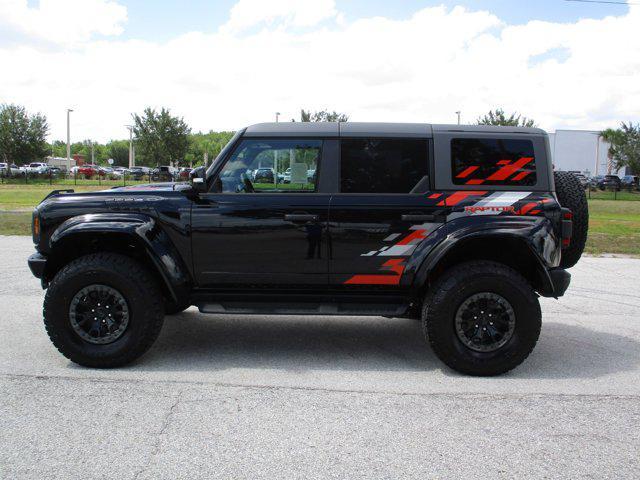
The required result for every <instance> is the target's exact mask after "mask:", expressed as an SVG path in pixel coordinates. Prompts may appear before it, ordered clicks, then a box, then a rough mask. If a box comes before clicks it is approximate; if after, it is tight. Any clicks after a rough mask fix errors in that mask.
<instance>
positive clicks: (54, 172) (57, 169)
mask: <svg viewBox="0 0 640 480" xmlns="http://www.w3.org/2000/svg"><path fill="white" fill-rule="evenodd" d="M61 174H62V169H61V168H60V167H49V175H51V176H52V177H57V176H59V175H61Z"/></svg>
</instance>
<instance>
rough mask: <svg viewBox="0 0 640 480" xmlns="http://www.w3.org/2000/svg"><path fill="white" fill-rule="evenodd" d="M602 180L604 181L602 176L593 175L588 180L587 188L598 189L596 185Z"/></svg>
mask: <svg viewBox="0 0 640 480" xmlns="http://www.w3.org/2000/svg"><path fill="white" fill-rule="evenodd" d="M603 179H604V175H595V176H593V177H591V179H590V180H589V186H590V187H591V188H599V187H598V185H599V184H600V181H601V180H603Z"/></svg>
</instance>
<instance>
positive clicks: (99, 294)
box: [43, 253, 164, 368]
mask: <svg viewBox="0 0 640 480" xmlns="http://www.w3.org/2000/svg"><path fill="white" fill-rule="evenodd" d="M43 315H44V324H45V327H46V329H47V333H48V334H49V338H50V339H51V341H52V342H53V344H54V345H55V346H56V348H57V349H58V350H59V351H60V353H62V354H63V355H64V356H65V357H67V358H68V359H69V360H71V361H73V362H75V363H78V364H80V365H84V366H87V367H94V368H110V367H118V366H121V365H124V364H126V363H129V362H131V361H132V360H134V359H136V358H138V357H139V356H140V355H142V354H143V353H144V352H146V351H147V350H148V349H149V347H151V345H152V344H153V342H154V341H155V340H156V338H157V337H158V334H159V333H160V330H161V328H162V322H163V319H164V300H163V298H162V295H161V292H160V289H159V288H158V285H157V283H156V281H155V279H154V278H153V276H152V275H151V274H150V273H149V272H148V271H147V270H146V269H145V268H144V267H143V266H142V265H140V264H139V263H138V262H136V261H134V260H132V259H131V258H128V257H126V256H123V255H118V254H113V253H98V254H92V255H87V256H84V257H80V258H78V259H76V260H74V261H73V262H71V263H69V264H68V265H67V266H65V267H64V268H63V269H62V270H60V271H59V272H58V274H57V275H56V276H55V277H54V279H53V281H52V282H51V285H50V286H49V289H48V290H47V294H46V296H45V299H44V311H43Z"/></svg>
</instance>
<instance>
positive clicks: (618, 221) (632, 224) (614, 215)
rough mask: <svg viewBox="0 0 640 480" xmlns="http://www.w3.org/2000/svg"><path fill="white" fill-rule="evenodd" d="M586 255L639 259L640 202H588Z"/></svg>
mask: <svg viewBox="0 0 640 480" xmlns="http://www.w3.org/2000/svg"><path fill="white" fill-rule="evenodd" d="M587 252H589V253H592V254H594V255H598V254H602V253H625V254H631V255H639V256H640V202H636V201H625V200H616V201H614V200H591V201H589V237H588V239H587Z"/></svg>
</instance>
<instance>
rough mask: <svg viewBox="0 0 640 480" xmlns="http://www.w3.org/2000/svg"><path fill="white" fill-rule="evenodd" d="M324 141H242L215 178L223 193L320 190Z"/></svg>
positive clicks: (215, 187)
mask: <svg viewBox="0 0 640 480" xmlns="http://www.w3.org/2000/svg"><path fill="white" fill-rule="evenodd" d="M321 151H322V140H305V139H291V140H280V139H278V140H270V139H267V140H243V141H242V143H241V144H240V145H239V146H238V148H236V150H235V151H234V152H233V154H232V155H231V157H230V158H229V160H228V161H227V163H226V164H225V166H224V167H223V168H222V171H221V172H220V173H219V174H218V176H217V178H216V180H215V181H214V185H213V191H214V192H220V193H274V192H280V193H283V192H286V193H295V192H300V193H305V192H315V191H316V189H317V178H318V166H319V162H320V153H321Z"/></svg>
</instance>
